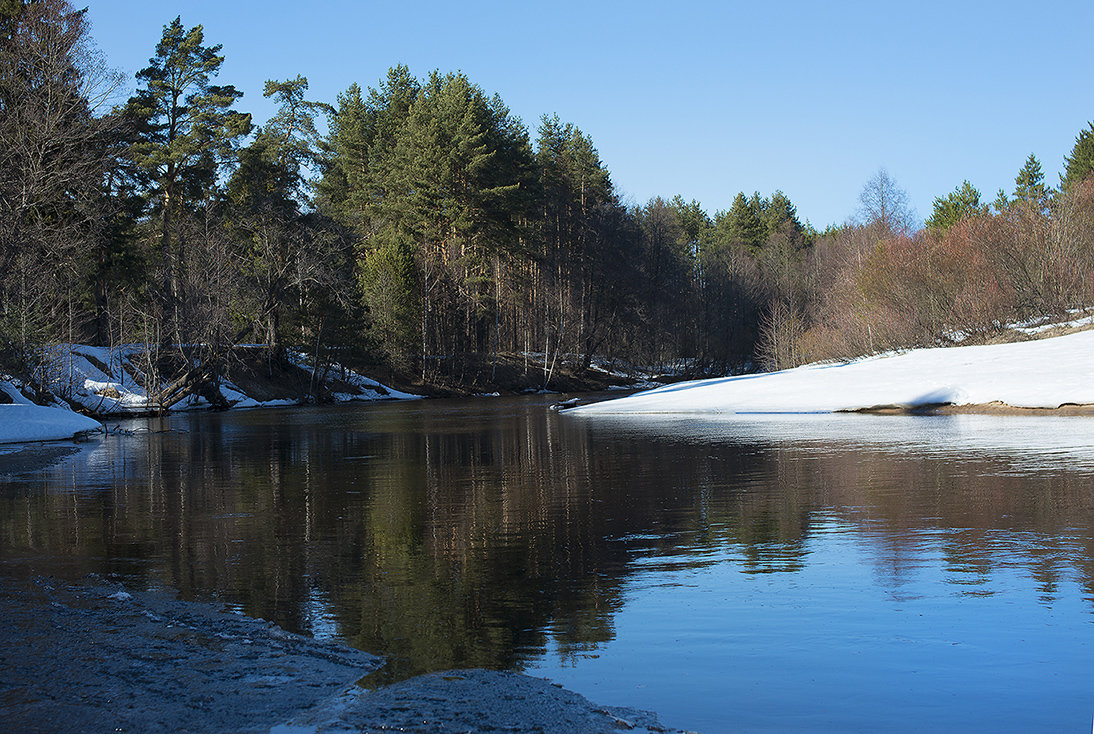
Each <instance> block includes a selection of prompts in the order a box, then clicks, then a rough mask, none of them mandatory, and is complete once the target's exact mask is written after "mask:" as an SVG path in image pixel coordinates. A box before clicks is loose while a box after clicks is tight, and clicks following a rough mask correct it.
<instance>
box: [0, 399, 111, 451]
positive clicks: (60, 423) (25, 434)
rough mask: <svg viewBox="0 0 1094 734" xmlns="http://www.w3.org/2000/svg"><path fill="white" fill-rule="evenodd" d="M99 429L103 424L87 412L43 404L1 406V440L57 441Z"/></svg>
mask: <svg viewBox="0 0 1094 734" xmlns="http://www.w3.org/2000/svg"><path fill="white" fill-rule="evenodd" d="M100 430H102V424H101V423H99V422H98V421H97V420H94V419H92V418H88V417H87V416H86V415H80V414H79V413H74V412H72V411H71V410H64V409H63V408H47V407H45V406H42V405H20V404H15V403H12V404H6V405H0V443H16V442H22V441H57V440H62V439H71V438H74V437H75V436H76V435H78V434H81V433H87V432H90V431H100Z"/></svg>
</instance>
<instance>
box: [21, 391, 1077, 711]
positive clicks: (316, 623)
mask: <svg viewBox="0 0 1094 734" xmlns="http://www.w3.org/2000/svg"><path fill="white" fill-rule="evenodd" d="M555 399H557V397H556V398H555ZM549 402H550V398H529V399H495V400H479V401H476V402H450V401H433V402H418V403H409V404H408V403H402V404H394V403H389V404H381V405H374V406H356V407H347V408H323V409H286V410H276V409H269V410H258V411H250V412H238V413H221V414H201V415H192V416H182V417H175V418H172V419H169V420H165V421H149V422H143V421H142V422H130V423H127V424H124V427H125V428H127V429H132V430H136V431H137V432H136V433H134V434H133V435H128V436H109V437H106V438H104V439H102V440H100V441H98V442H96V443H92V444H87V445H83V446H80V447H78V448H73V447H47V448H36V449H32V450H21V449H16V448H14V447H0V449H2V452H7V453H2V452H0V572H9V573H26V572H38V573H41V572H45V573H53V574H60V575H67V576H80V575H83V574H86V573H89V572H96V573H99V574H104V575H110V576H113V577H115V578H119V579H121V580H123V581H124V582H126V583H128V584H132V585H137V586H162V585H168V586H171V587H174V588H177V589H179V590H180V592H181V593H182V595H183V596H184V597H186V598H199V599H208V598H217V599H220V600H222V601H224V602H226V603H228V604H229V605H230V606H233V607H235V608H237V609H239V610H241V611H243V612H246V613H247V614H250V615H254V616H259V617H264V618H266V619H270V620H272V621H275V622H277V623H278V624H281V625H282V626H284V627H286V628H289V629H292V630H296V631H303V632H310V633H313V634H316V635H321V636H334V637H339V638H341V639H344V640H345V641H347V642H348V643H349V644H352V645H355V646H357V647H360V648H362V649H364V650H367V651H370V652H376V653H380V654H383V655H385V656H387V657H388V658H389V659H390V660H391V663H390V665H389V666H388V667H387V668H386V669H385V670H384V672H383V674H382V677H383V678H384V679H386V680H393V679H397V678H402V677H407V676H411V675H414V674H417V673H421V672H425V671H429V670H438V669H446V668H454V667H488V668H502V669H518V670H525V671H527V672H530V673H533V674H536V675H541V676H546V677H550V678H552V679H553V680H556V681H557V682H559V683H561V684H563V685H565V686H567V687H569V688H573V689H575V690H577V691H579V692H581V693H583V694H585V695H587V696H589V697H590V698H592V699H593V700H595V701H598V702H600V703H605V704H612V705H628V706H638V707H641V708H648V709H653V710H656V711H658V712H659V713H660V715H661V718H662V720H663V721H664V722H666V723H667V724H670V725H673V726H678V727H684V728H691V729H696V730H700V731H705V732H718V731H742V732H750V731H832V730H838V731H991V732H1000V731H1084V732H1086V731H1090V728H1091V720H1092V716H1094V675H1092V674H1091V671H1094V419H1088V418H1027V417H1021V418H1002V417H981V416H955V417H934V418H924V417H914V418H913V417H871V416H779V417H774V416H741V417H737V418H732V419H723V420H708V419H704V420H695V419H683V418H679V419H671V418H648V417H647V418H642V419H638V418H635V419H630V420H624V419H604V418H598V419H592V418H586V419H583V418H580V417H578V416H567V415H559V414H557V413H555V412H552V411H550V410H548V409H547V405H548V404H549Z"/></svg>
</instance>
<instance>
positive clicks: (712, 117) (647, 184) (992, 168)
mask: <svg viewBox="0 0 1094 734" xmlns="http://www.w3.org/2000/svg"><path fill="white" fill-rule="evenodd" d="M89 15H90V19H91V22H92V34H93V36H94V38H95V40H96V42H97V44H98V45H99V47H100V49H101V50H102V51H103V53H104V54H105V56H106V60H107V62H108V64H109V65H111V66H112V67H114V68H116V69H118V70H119V71H122V72H124V73H125V74H126V75H127V76H129V77H130V78H131V77H132V75H133V74H134V73H135V72H136V71H137V70H139V69H141V68H143V67H144V66H146V65H147V61H148V58H149V57H150V56H151V55H152V53H153V51H154V49H155V45H156V43H157V42H158V41H159V39H160V36H161V34H162V29H163V26H164V24H166V23H169V22H170V21H171V20H173V19H174V17H175V16H176V15H181V16H182V22H183V24H184V25H185V26H186V27H191V26H194V25H199V24H200V25H202V26H203V27H204V29H205V39H206V42H207V43H209V44H214V43H220V44H223V46H224V54H225V55H226V61H225V63H224V66H223V67H222V70H221V74H220V77H219V79H218V81H219V82H220V83H225V84H234V85H235V86H236V87H238V88H239V89H240V90H241V91H243V92H244V94H245V96H244V98H243V99H242V100H241V101H240V103H239V105H238V109H240V110H243V111H248V112H252V113H253V114H254V117H255V121H256V122H259V123H261V122H263V121H264V120H265V119H266V118H267V117H268V116H269V115H270V114H271V113H272V111H273V110H272V106H271V105H270V104H269V103H268V100H265V99H264V98H263V97H262V87H263V83H264V82H265V80H266V79H287V78H291V77H295V76H296V75H297V74H303V75H304V76H306V77H307V78H308V80H309V82H310V90H309V91H310V98H311V99H314V100H319V101H324V102H330V103H334V101H335V98H336V96H337V95H338V93H339V92H341V91H343V90H345V89H346V87H348V86H349V85H350V84H351V83H353V82H358V83H360V84H361V85H362V86H363V87H368V86H376V85H377V83H378V81H379V80H380V79H381V78H382V77H383V76H384V75H385V74H386V72H387V69H388V68H389V67H391V66H394V65H396V64H400V63H403V64H406V65H407V66H409V67H410V70H411V72H412V73H413V74H414V75H415V76H418V77H419V78H421V77H423V76H425V75H426V74H428V72H429V71H431V70H433V69H440V70H441V71H455V70H462V71H463V72H465V73H466V74H467V75H468V77H469V78H470V79H471V81H472V82H475V83H476V84H478V85H479V86H480V87H482V88H483V89H484V90H485V91H486V92H488V93H494V92H496V93H498V94H500V95H501V97H502V99H503V100H505V102H506V103H507V104H508V105H509V108H510V109H511V110H512V112H513V113H514V114H515V115H517V116H518V117H520V118H521V119H522V120H523V121H524V123H525V124H526V125H527V126H528V127H529V128H530V130H531V133H532V136H533V138H534V137H535V128H536V127H537V125H538V122H539V118H540V116H541V115H542V114H545V113H547V114H550V113H556V112H557V113H558V115H559V116H560V117H561V118H562V119H563V120H564V121H567V122H573V123H574V124H576V125H577V126H578V127H580V128H581V129H582V130H584V131H585V132H586V133H588V134H590V135H591V136H592V138H593V141H594V142H595V143H596V146H597V148H598V149H599V151H600V156H601V159H602V160H603V161H604V163H605V165H606V166H607V168H608V170H610V171H611V173H612V178H613V180H614V182H615V185H616V187H617V190H618V191H619V192H620V193H621V194H622V195H623V196H624V198H625V200H626V201H629V202H630V203H637V204H641V203H644V202H645V201H647V200H648V199H650V198H651V197H654V196H664V197H666V198H669V197H672V196H673V195H675V194H680V195H682V196H683V197H684V198H685V199H688V200H691V199H697V200H698V201H700V202H701V203H702V204H703V206H704V207H705V208H706V210H707V211H708V212H710V213H711V214H713V213H714V211H715V210H717V209H726V208H728V207H729V205H730V203H731V202H732V200H733V196H734V195H735V194H736V193H737V192H738V191H745V192H752V191H754V190H758V191H760V192H761V193H763V194H765V195H766V194H770V193H771V192H773V191H774V190H776V189H781V190H782V191H784V192H785V193H786V194H787V195H788V196H789V197H790V198H791V200H792V201H793V202H794V203H795V204H796V205H797V207H798V213H799V216H800V217H801V218H802V219H803V220H804V219H809V220H810V221H811V222H812V223H813V224H814V225H815V226H817V227H819V228H823V227H824V226H825V225H827V224H830V223H839V222H843V221H845V220H846V219H848V218H849V217H850V216H851V215H852V214H854V212H855V210H856V208H857V206H858V194H859V192H860V191H861V189H862V186H863V184H864V183H865V182H866V180H867V179H868V178H870V176H871V175H873V174H874V173H875V172H876V171H877V170H878V168H880V167H885V168H886V169H887V170H888V171H889V174H890V175H891V176H892V177H893V178H894V179H895V180H896V181H897V182H898V183H899V184H900V186H902V187H903V188H904V189H905V190H906V191H907V192H908V195H909V198H910V201H911V203H912V204H913V205H914V206H915V208H916V210H917V214H918V215H919V217H920V219H922V218H924V217H926V216H929V214H930V212H931V202H932V201H933V199H934V197H936V196H939V195H944V194H945V193H947V192H949V191H952V190H953V189H954V188H955V187H956V186H958V185H959V184H960V183H961V181H962V180H963V179H966V178H967V179H969V180H970V181H971V182H972V183H973V185H975V186H976V187H977V188H978V189H979V190H980V191H981V193H982V194H983V197H984V198H985V199H987V200H989V201H990V200H991V199H993V198H994V195H995V191H996V190H997V189H999V188H1000V187H1004V188H1006V189H1007V191H1008V192H1009V191H1011V190H1012V189H1013V185H1014V177H1015V175H1016V173H1017V172H1018V169H1019V168H1020V167H1021V166H1022V164H1023V162H1024V161H1025V159H1026V156H1028V155H1029V154H1030V153H1034V154H1035V155H1036V156H1037V157H1038V158H1039V159H1040V160H1041V164H1042V166H1043V167H1044V170H1045V174H1046V179H1047V181H1048V183H1049V184H1052V185H1056V184H1058V182H1059V173H1060V171H1061V170H1062V162H1063V157H1064V156H1065V155H1067V154H1068V153H1069V152H1070V151H1071V147H1072V145H1074V142H1075V137H1076V135H1078V133H1079V131H1080V130H1081V129H1082V128H1084V127H1085V126H1086V125H1087V122H1088V121H1089V120H1091V119H1094V36H1092V35H1091V29H1092V28H1094V2H1090V0H1077V1H1074V2H1052V1H1051V0H1047V2H1045V3H1041V4H1038V3H1029V2H1022V3H1017V2H959V1H958V0H949V1H948V2H903V3H886V2H877V0H874V1H873V2H854V3H851V2H844V3H835V2H823V1H821V0H816V1H815V2H783V3H755V2H753V3H737V2H715V1H704V2H686V1H682V2H678V3H666V2H663V1H662V2H645V1H644V0H632V1H631V2H619V3H615V2H596V0H585V1H584V2H572V1H571V0H559V1H557V2H553V3H521V2H478V1H474V0H467V1H465V2H413V1H411V0H408V1H407V2H402V3H395V2H390V1H388V2H382V3H381V2H370V1H360V2H352V1H344V2H315V3H312V4H308V3H305V2H300V1H299V0H298V1H297V2H292V3H283V2H255V1H253V0H219V1H218V2H207V1H204V0H202V1H200V2H186V3H170V2H156V3H136V2H119V1H115V0H91V4H90V6H89Z"/></svg>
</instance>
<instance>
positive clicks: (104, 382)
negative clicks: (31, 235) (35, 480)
mask: <svg viewBox="0 0 1094 734" xmlns="http://www.w3.org/2000/svg"><path fill="white" fill-rule="evenodd" d="M145 352H146V347H145V346H144V345H142V344H123V345H120V346H116V347H114V348H112V349H108V348H106V347H91V346H87V345H84V344H58V345H56V346H53V347H50V348H48V349H47V350H46V351H45V353H44V356H45V358H46V359H45V363H46V366H45V367H43V368H42V369H41V370H40V372H39V374H38V375H37V377H38V379H39V381H40V382H41V383H42V384H43V385H45V386H46V387H47V388H48V389H49V390H50V391H51V392H52V393H53V394H54V395H57V396H60V397H62V398H64V400H66V401H68V402H69V403H71V404H72V405H75V406H77V407H78V408H79V409H81V410H84V411H86V412H88V413H91V414H92V415H99V416H118V415H137V414H142V413H148V412H150V411H154V410H156V408H157V406H156V405H154V404H152V400H151V399H150V398H149V396H148V392H147V390H146V389H145V384H144V383H145V382H147V379H146V377H145V375H144V374H143V373H142V370H141V367H140V365H141V364H142V362H143V360H144V358H145V357H144V355H145ZM290 359H291V361H292V362H293V363H294V364H295V365H296V366H297V367H299V368H300V369H303V370H306V371H308V372H310V371H311V366H310V364H309V363H308V360H307V358H306V357H304V356H303V355H302V354H299V353H290ZM323 375H324V376H325V379H324V380H323V384H324V385H326V386H328V387H331V388H332V389H331V393H332V394H333V397H334V399H335V401H336V402H346V401H351V400H361V401H369V400H408V399H413V398H417V397H419V396H417V395H411V394H409V393H404V392H400V391H398V390H393V389H391V388H389V387H386V386H384V385H381V384H380V383H379V382H377V381H375V380H372V379H370V378H368V377H365V376H363V375H361V374H358V373H356V372H354V371H353V370H351V369H348V368H344V367H342V366H341V365H337V364H335V365H332V366H330V367H328V368H327V369H325V370H323ZM336 377H337V379H335V378H336ZM159 384H160V385H161V386H162V383H159ZM218 389H219V390H220V392H221V394H222V395H223V396H224V397H225V399H226V400H227V401H228V404H229V405H230V406H232V407H235V408H258V407H273V406H283V405H296V404H298V403H299V402H300V401H299V400H295V399H291V398H279V399H273V400H258V399H255V398H253V397H251V396H250V395H247V394H246V391H245V390H244V389H243V388H241V387H240V386H239V385H236V384H234V383H232V382H230V381H228V380H223V381H221V383H220V384H219V386H218ZM12 397H13V399H14V400H15V402H21V401H20V400H18V399H15V398H14V396H12ZM57 403H58V406H59V407H64V406H65V403H64V402H63V401H61V400H58V401H57ZM207 407H209V402H208V401H207V400H206V399H205V398H204V397H202V396H201V395H197V394H192V395H188V396H186V398H184V399H183V400H181V401H180V402H178V403H176V404H175V405H173V406H171V410H172V411H180V410H194V409H200V408H207Z"/></svg>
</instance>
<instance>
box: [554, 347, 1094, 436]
mask: <svg viewBox="0 0 1094 734" xmlns="http://www.w3.org/2000/svg"><path fill="white" fill-rule="evenodd" d="M991 403H1002V404H1004V405H1008V406H1012V407H1015V408H1050V409H1051V408H1058V407H1060V406H1063V405H1073V404H1078V405H1089V404H1094V330H1088V331H1081V332H1077V333H1074V334H1069V335H1067V336H1060V337H1054V338H1049V339H1039V340H1035V341H1026V342H1015V343H1011V344H993V345H986V346H969V347H947V348H937V349H917V350H912V351H909V352H904V353H900V354H896V355H885V356H878V357H870V358H865V359H859V360H856V361H854V362H849V363H846V364H813V365H806V366H804V367H798V368H796V369H791V370H784V371H782V372H772V373H766V374H756V375H742V376H739V377H725V378H718V379H711V380H698V381H694V382H685V383H678V384H675V385H668V386H665V387H661V388H657V389H655V390H649V391H646V392H641V393H637V394H635V395H630V396H627V397H624V398H620V399H617V400H608V401H605V402H601V403H594V404H592V405H585V406H580V407H576V408H572V409H570V410H568V411H566V412H567V413H570V414H582V415H623V414H641V413H706V414H712V413H830V412H836V411H852V410H864V409H870V408H878V407H882V406H892V407H898V408H915V407H917V406H926V405H956V406H962V405H965V406H968V405H986V404H991Z"/></svg>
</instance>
